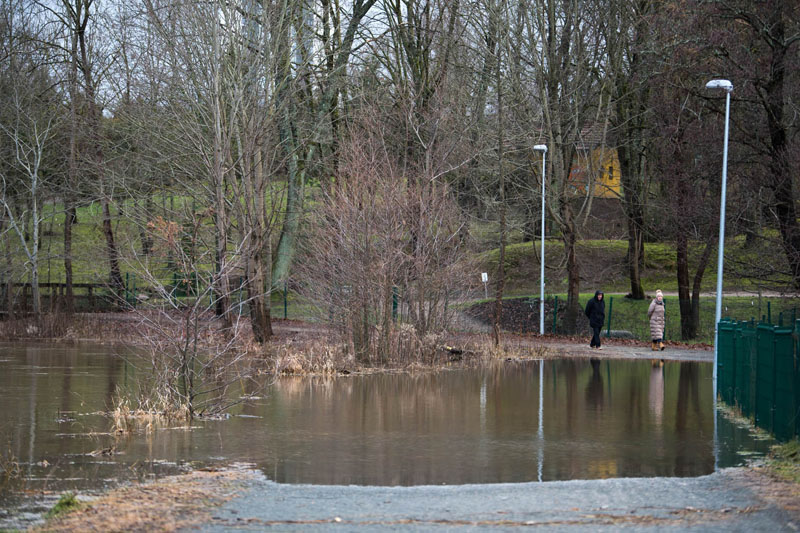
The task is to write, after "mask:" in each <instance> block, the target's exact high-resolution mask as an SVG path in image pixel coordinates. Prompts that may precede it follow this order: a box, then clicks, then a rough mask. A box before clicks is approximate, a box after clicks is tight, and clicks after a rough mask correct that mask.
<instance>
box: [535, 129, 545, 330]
mask: <svg viewBox="0 0 800 533" xmlns="http://www.w3.org/2000/svg"><path fill="white" fill-rule="evenodd" d="M533 149H534V150H535V151H537V152H542V260H541V261H540V262H539V263H540V266H541V269H542V270H541V274H540V275H539V292H540V295H539V335H544V190H545V183H547V180H545V161H546V160H547V145H546V144H537V145H536V146H534V147H533Z"/></svg>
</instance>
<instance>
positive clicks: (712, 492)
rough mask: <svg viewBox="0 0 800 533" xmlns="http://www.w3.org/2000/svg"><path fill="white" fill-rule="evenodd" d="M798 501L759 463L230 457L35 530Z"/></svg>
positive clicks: (661, 510)
mask: <svg viewBox="0 0 800 533" xmlns="http://www.w3.org/2000/svg"><path fill="white" fill-rule="evenodd" d="M799 502H800V486H799V485H797V484H792V483H787V482H785V481H781V480H778V479H777V478H775V477H773V476H772V475H771V474H770V473H769V471H768V470H767V469H765V468H763V467H751V468H730V469H724V470H720V471H718V472H715V473H713V474H711V475H708V476H702V477H697V478H622V479H603V480H589V481H581V480H575V481H553V482H545V483H516V484H510V483H501V484H493V485H449V486H417V487H370V486H321V485H291V484H278V483H274V482H272V481H269V480H267V479H266V478H265V477H264V476H263V475H262V474H261V473H260V472H258V471H256V470H244V469H241V468H234V469H230V470H223V471H219V472H192V473H189V474H186V475H183V476H175V477H171V478H166V479H164V480H160V481H155V482H152V483H147V484H137V485H133V486H128V487H124V488H120V489H116V490H112V491H110V492H109V493H108V494H106V495H104V496H102V497H99V498H97V499H94V500H91V501H88V502H86V504H85V507H84V508H82V509H80V510H78V511H75V512H73V513H70V514H68V515H66V516H64V517H62V518H59V519H56V520H53V521H51V522H49V523H47V524H46V525H45V526H43V527H42V528H40V530H41V531H87V530H107V531H111V530H114V531H175V530H186V529H192V530H199V531H205V532H217V531H236V530H254V529H255V530H258V529H262V528H269V529H270V531H327V530H328V529H330V528H332V527H337V528H339V529H342V530H347V531H354V530H364V531H366V530H369V531H397V530H403V531H423V530H429V529H431V528H437V529H439V528H446V529H456V528H458V529H462V530H463V529H464V528H465V527H467V528H491V529H493V530H501V531H504V530H516V529H517V528H519V527H522V526H538V527H545V528H548V529H549V530H552V529H557V530H559V531H561V530H564V531H598V530H618V529H622V528H633V529H635V530H637V531H659V530H662V529H663V528H667V527H668V528H675V529H679V530H692V531H796V530H797V528H798V527H800V503H799Z"/></svg>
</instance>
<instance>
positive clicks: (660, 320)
mask: <svg viewBox="0 0 800 533" xmlns="http://www.w3.org/2000/svg"><path fill="white" fill-rule="evenodd" d="M666 315H667V308H666V306H665V305H664V294H663V293H662V292H661V289H659V290H657V291H656V297H655V299H654V300H653V301H652V302H650V308H649V309H648V310H647V318H649V319H650V338H651V339H652V340H653V343H652V345H651V347H652V349H653V351H654V352H655V351H657V350H663V349H664V325H665V324H666Z"/></svg>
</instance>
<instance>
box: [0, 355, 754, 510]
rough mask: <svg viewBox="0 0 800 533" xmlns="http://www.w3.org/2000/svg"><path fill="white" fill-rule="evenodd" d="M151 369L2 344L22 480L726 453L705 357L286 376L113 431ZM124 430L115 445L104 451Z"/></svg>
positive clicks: (295, 477)
mask: <svg viewBox="0 0 800 533" xmlns="http://www.w3.org/2000/svg"><path fill="white" fill-rule="evenodd" d="M137 375H141V373H140V372H137V371H136V367H135V366H133V365H132V364H131V361H130V359H122V358H119V357H115V354H114V353H113V351H110V350H108V349H106V348H104V347H96V346H78V347H66V348H65V347H54V346H46V345H33V346H24V345H23V346H6V347H4V348H3V349H2V351H0V400H1V401H2V405H3V407H4V408H3V409H2V410H1V411H0V432H1V433H2V435H3V442H2V443H0V444H3V445H5V444H6V443H8V445H9V448H8V449H9V450H10V451H11V453H12V454H13V457H14V458H15V459H17V460H18V461H20V462H21V463H22V465H23V468H24V472H25V475H26V478H25V479H24V480H23V481H21V482H19V483H17V485H15V486H14V487H13V488H14V489H15V490H18V489H20V488H22V483H24V485H25V488H28V489H34V490H36V489H42V488H47V489H48V490H50V489H52V490H55V491H58V490H66V489H74V488H77V489H85V488H93V487H102V486H104V485H105V484H108V483H116V482H118V480H119V479H124V478H126V477H128V476H131V475H134V476H139V477H141V476H148V475H159V474H163V473H169V472H172V471H174V470H176V469H177V468H179V467H180V466H181V465H182V464H188V463H193V464H204V463H214V462H219V461H247V462H252V463H255V464H257V465H258V466H259V467H260V468H261V469H262V470H263V471H264V472H265V473H266V475H267V476H268V477H270V478H271V479H274V480H275V481H278V482H285V483H318V484H380V485H417V484H439V483H448V484H460V483H495V482H519V481H536V480H538V481H549V480H559V479H591V478H607V477H619V476H694V475H702V474H707V473H710V472H711V471H713V469H714V465H715V463H714V441H713V439H714V436H713V435H714V432H713V424H714V417H713V405H712V402H711V399H712V396H711V367H710V365H707V364H698V363H669V362H668V363H666V364H665V365H663V366H661V365H658V364H656V365H651V363H650V362H649V361H644V362H632V361H601V360H597V359H592V360H585V361H584V360H574V359H573V360H560V361H545V362H531V363H525V364H522V363H520V364H513V363H504V364H502V365H499V366H498V367H496V368H491V369H485V370H468V371H450V372H439V373H433V374H424V375H406V374H404V375H375V376H365V377H342V378H337V379H322V378H287V379H281V380H279V381H278V382H277V383H276V384H274V385H273V386H272V387H271V388H270V389H269V390H268V393H267V394H266V395H263V397H262V398H261V399H259V400H256V401H249V402H247V403H244V404H242V405H240V406H239V407H238V408H237V409H238V410H236V411H234V412H233V413H232V415H233V416H232V418H231V419H229V420H224V421H207V422H200V423H198V424H196V426H197V427H195V428H194V429H191V430H187V429H184V428H177V429H165V430H159V431H157V432H155V433H154V434H151V435H143V434H142V435H129V436H125V437H123V438H120V439H118V440H115V439H114V437H113V436H112V435H109V434H107V431H108V429H109V427H110V424H109V422H108V420H107V419H106V418H104V417H102V416H100V415H99V414H97V412H98V411H101V410H104V409H106V408H107V407H108V406H109V405H110V402H111V399H112V397H113V395H114V394H115V391H116V390H117V388H118V387H123V388H124V387H128V388H131V389H133V388H135V387H138V386H139V383H138V382H137ZM244 387H245V388H243V389H241V390H240V391H238V393H239V394H242V395H247V394H250V393H252V392H253V391H254V390H255V389H249V388H247V387H248V386H247V385H244ZM719 423H720V435H721V436H722V437H721V438H722V440H723V441H724V442H721V445H720V464H719V466H723V467H724V466H730V465H735V464H741V462H742V458H743V455H742V453H741V452H742V450H744V451H745V452H746V450H748V449H753V447H754V446H756V444H754V443H753V442H752V440H751V439H749V438H748V437H746V436H745V432H744V431H742V430H740V429H737V428H735V427H732V426H731V425H730V424H728V423H727V422H726V421H724V420H721V421H720V422H719ZM112 444H113V445H115V447H116V450H117V452H118V453H117V454H116V455H112V456H110V457H107V456H96V455H91V452H93V451H95V450H98V449H101V448H104V447H107V446H110V445H112ZM764 446H765V445H763V444H762V445H761V447H762V448H763V447H764ZM9 494H10V493H9V492H8V491H6V492H5V493H4V494H2V495H0V504H2V503H3V498H6V499H8V498H11V496H10V495H9ZM0 507H2V505H0Z"/></svg>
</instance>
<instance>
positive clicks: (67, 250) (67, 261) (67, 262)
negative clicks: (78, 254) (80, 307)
mask: <svg viewBox="0 0 800 533" xmlns="http://www.w3.org/2000/svg"><path fill="white" fill-rule="evenodd" d="M68 198H69V196H68V197H66V198H65V200H64V203H65V206H64V207H65V212H64V284H65V292H66V301H65V304H66V306H65V310H66V312H67V314H72V313H73V312H74V311H75V294H74V291H73V287H72V285H73V282H72V225H73V224H74V223H75V206H74V205H73V203H72V200H71V199H68Z"/></svg>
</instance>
